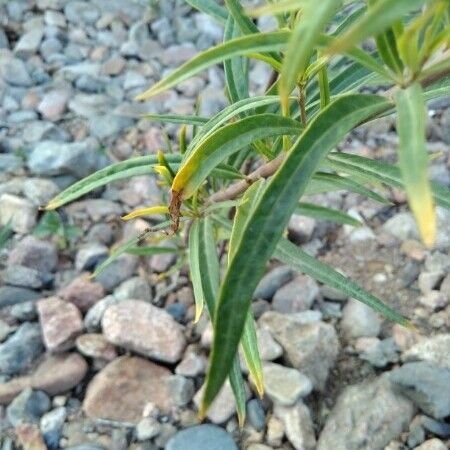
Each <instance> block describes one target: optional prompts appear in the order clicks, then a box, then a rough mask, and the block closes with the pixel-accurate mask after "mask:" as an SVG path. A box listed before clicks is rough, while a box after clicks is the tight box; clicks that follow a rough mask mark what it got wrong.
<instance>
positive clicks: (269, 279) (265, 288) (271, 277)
mask: <svg viewBox="0 0 450 450" xmlns="http://www.w3.org/2000/svg"><path fill="white" fill-rule="evenodd" d="M292 277H293V271H292V269H291V268H289V267H287V266H280V267H276V268H275V269H273V270H271V271H270V272H268V273H267V274H266V275H264V276H263V277H262V278H261V281H260V282H259V283H258V286H257V287H256V290H255V293H254V294H253V298H261V299H263V300H270V299H271V298H272V297H273V295H274V294H275V292H276V291H277V290H278V289H280V288H281V286H283V285H284V284H286V283H287V282H289V281H290V280H291V279H292Z"/></svg>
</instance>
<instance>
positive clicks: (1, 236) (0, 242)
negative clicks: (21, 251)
mask: <svg viewBox="0 0 450 450" xmlns="http://www.w3.org/2000/svg"><path fill="white" fill-rule="evenodd" d="M11 235H12V228H11V221H8V223H7V224H6V225H4V226H3V227H2V228H1V229H0V249H2V248H3V247H4V246H5V245H6V243H7V242H8V239H9V238H10V237H11Z"/></svg>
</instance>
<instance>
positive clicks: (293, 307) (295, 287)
mask: <svg viewBox="0 0 450 450" xmlns="http://www.w3.org/2000/svg"><path fill="white" fill-rule="evenodd" d="M318 294H319V286H318V285H317V283H316V282H315V281H314V280H313V279H312V278H310V277H308V276H306V275H299V276H297V277H295V278H294V279H293V280H292V281H290V282H289V283H287V284H285V285H284V286H282V287H281V288H280V289H278V290H277V292H275V295H274V296H273V299H272V307H273V309H274V310H275V311H278V312H281V313H283V314H288V313H295V312H299V311H305V310H308V309H310V308H311V306H312V304H313V302H314V300H315V298H316V297H317V296H318Z"/></svg>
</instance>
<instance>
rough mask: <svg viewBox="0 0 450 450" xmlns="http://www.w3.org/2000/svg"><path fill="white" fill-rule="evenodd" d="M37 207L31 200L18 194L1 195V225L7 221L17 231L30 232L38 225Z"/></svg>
mask: <svg viewBox="0 0 450 450" xmlns="http://www.w3.org/2000/svg"><path fill="white" fill-rule="evenodd" d="M36 217H37V208H36V206H35V205H33V204H32V203H31V202H30V201H29V200H27V199H25V198H21V197H17V196H16V195H11V194H2V195H1V196H0V225H2V226H5V225H6V224H7V223H9V224H10V225H11V228H12V229H13V230H14V231H15V232H16V233H21V234H25V233H29V232H30V231H31V230H32V228H33V227H34V226H35V225H36Z"/></svg>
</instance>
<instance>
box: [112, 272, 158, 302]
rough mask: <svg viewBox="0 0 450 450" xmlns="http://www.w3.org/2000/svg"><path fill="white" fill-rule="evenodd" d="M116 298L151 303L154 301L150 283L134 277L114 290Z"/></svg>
mask: <svg viewBox="0 0 450 450" xmlns="http://www.w3.org/2000/svg"><path fill="white" fill-rule="evenodd" d="M114 297H116V298H117V299H118V300H129V299H135V300H144V301H146V302H150V301H151V300H152V291H151V288H150V283H149V282H148V281H147V280H145V279H144V278H141V277H132V278H130V279H129V280H125V281H124V282H123V283H121V284H120V285H119V286H117V287H116V289H114Z"/></svg>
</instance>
